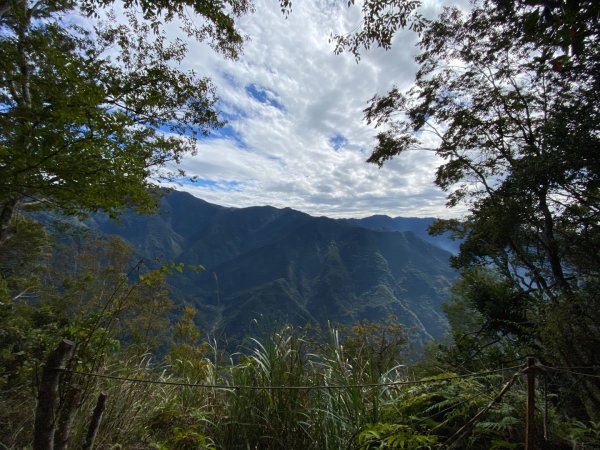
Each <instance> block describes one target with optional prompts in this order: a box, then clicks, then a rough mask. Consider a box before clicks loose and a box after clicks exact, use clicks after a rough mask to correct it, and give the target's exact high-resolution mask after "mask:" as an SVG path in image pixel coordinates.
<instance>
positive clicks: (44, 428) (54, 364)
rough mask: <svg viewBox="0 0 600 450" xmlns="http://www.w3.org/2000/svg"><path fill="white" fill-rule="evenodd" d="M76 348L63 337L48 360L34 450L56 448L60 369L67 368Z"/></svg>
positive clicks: (36, 424)
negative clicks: (55, 435)
mask: <svg viewBox="0 0 600 450" xmlns="http://www.w3.org/2000/svg"><path fill="white" fill-rule="evenodd" d="M74 349H75V344H74V343H73V342H71V341H68V340H66V339H63V340H62V341H61V342H60V344H59V345H58V347H57V348H56V350H54V351H53V352H52V353H50V355H49V356H48V359H47V360H46V364H45V365H44V370H43V372H42V381H41V383H40V387H39V390H38V396H37V408H36V411H35V423H34V428H33V450H53V448H54V432H55V430H56V413H57V410H58V403H59V393H58V384H59V381H60V375H61V372H60V369H64V368H65V366H66V364H67V361H68V360H69V359H70V358H71V356H73V351H74ZM57 369H58V370H57Z"/></svg>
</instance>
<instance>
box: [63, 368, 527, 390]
mask: <svg viewBox="0 0 600 450" xmlns="http://www.w3.org/2000/svg"><path fill="white" fill-rule="evenodd" d="M520 367H521V366H515V367H506V368H503V369H495V370H488V371H485V372H479V373H474V374H468V375H452V376H448V377H442V378H431V379H428V380H414V381H409V380H406V381H391V382H388V383H361V384H330V385H305V386H243V385H227V384H206V383H184V382H179V381H163V380H149V379H143V378H128V377H121V376H117V375H107V374H100V373H92V372H81V371H78V370H71V369H63V368H54V369H52V370H56V371H59V372H65V373H71V374H76V375H81V376H86V377H94V378H105V379H109V380H117V381H126V382H131V383H145V384H160V385H167V386H181V387H194V388H205V389H217V390H236V389H247V390H315V389H348V388H375V387H393V386H402V385H418V384H427V383H436V382H441V381H448V380H457V379H462V378H478V377H484V376H486V375H491V374H495V373H498V372H504V371H507V370H514V369H517V368H520Z"/></svg>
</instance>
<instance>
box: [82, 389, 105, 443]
mask: <svg viewBox="0 0 600 450" xmlns="http://www.w3.org/2000/svg"><path fill="white" fill-rule="evenodd" d="M106 397H107V395H106V394H105V393H104V392H101V393H100V395H99V396H98V402H97V403H96V407H95V408H94V412H93V413H92V419H91V420H90V427H89V428H88V432H87V436H86V437H85V443H84V444H83V450H92V449H93V448H94V441H95V440H96V435H97V434H98V428H99V427H100V421H101V420H102V413H103V412H104V408H105V406H106Z"/></svg>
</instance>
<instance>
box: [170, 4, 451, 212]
mask: <svg viewBox="0 0 600 450" xmlns="http://www.w3.org/2000/svg"><path fill="white" fill-rule="evenodd" d="M344 5H345V4H344V3H339V2H332V1H324V0H321V1H320V0H307V1H303V2H295V3H294V10H293V12H292V14H291V15H290V16H289V17H288V18H287V19H286V18H285V17H284V16H283V15H282V14H281V12H280V10H279V6H278V2H273V1H263V0H259V1H258V2H257V7H256V13H255V14H254V15H251V16H248V17H245V18H243V19H242V20H241V22H240V27H241V28H242V30H243V32H244V33H246V34H248V35H249V36H250V38H251V39H250V40H249V41H248V42H247V43H246V45H245V49H244V54H243V55H242V56H241V57H240V59H239V60H238V61H228V60H224V59H222V58H221V57H219V56H218V55H216V54H215V53H214V52H213V51H212V50H210V49H209V48H208V46H206V45H204V44H198V43H195V42H193V43H190V46H189V57H188V59H187V61H186V65H187V66H188V68H191V69H194V70H195V71H196V72H198V73H199V74H202V75H207V76H209V77H211V78H212V79H213V82H214V84H215V85H216V87H217V90H218V95H219V98H220V100H219V103H218V108H219V111H220V112H221V114H222V116H223V117H224V118H225V119H227V120H228V125H227V126H226V127H225V128H223V129H221V130H218V131H216V132H215V133H213V134H212V135H211V136H210V137H208V138H206V139H203V140H201V141H199V143H198V152H197V154H196V155H195V156H189V157H186V158H185V159H184V160H183V163H182V166H183V168H184V169H185V171H186V172H187V174H188V176H191V177H198V180H199V182H198V183H196V184H193V183H190V182H189V181H188V180H187V179H185V180H182V182H181V183H179V184H178V185H177V188H178V189H181V190H185V191H188V192H190V193H192V194H194V195H196V196H198V197H200V198H203V199H204V200H206V201H209V202H213V203H217V204H220V205H225V206H236V207H246V206H254V205H273V206H277V207H292V208H295V209H298V210H301V211H304V212H307V213H309V214H312V215H327V216H331V217H351V216H353V217H362V216H368V215H372V214H388V215H392V216H396V215H402V216H448V215H451V212H450V211H449V210H447V209H446V208H445V194H444V193H443V192H441V191H440V190H439V189H438V188H436V187H435V186H434V183H433V181H434V176H435V171H436V169H437V167H438V166H439V164H440V162H441V161H440V160H439V159H438V158H437V157H436V156H435V154H434V153H432V152H427V151H422V152H420V151H411V152H407V153H406V155H402V156H401V157H399V158H396V159H394V160H392V161H390V162H389V163H387V164H386V165H384V167H383V168H381V169H380V168H378V167H377V166H375V165H371V164H367V163H366V162H365V160H366V159H367V158H368V156H369V154H370V150H371V149H372V148H373V146H374V144H375V138H374V136H375V134H376V130H375V129H374V128H373V127H371V126H368V125H367V124H366V123H365V121H364V120H363V114H364V113H363V110H364V108H365V107H366V106H367V105H368V101H369V99H370V98H371V97H373V95H374V94H376V93H379V94H382V93H385V92H386V91H387V90H389V89H390V88H392V87H393V86H394V85H397V86H399V87H400V88H402V89H403V88H407V87H409V86H410V85H411V83H412V81H413V79H414V74H415V71H416V65H415V63H414V60H413V58H414V55H415V54H416V48H415V43H416V40H417V38H416V36H415V35H414V33H411V32H408V31H403V32H400V33H398V35H397V36H396V37H395V41H394V46H393V48H392V50H390V51H388V52H386V51H383V50H381V49H374V50H371V51H369V52H366V53H364V54H363V55H362V58H361V61H360V62H359V63H357V62H356V61H355V58H354V57H353V56H352V55H349V54H342V55H337V56H336V55H334V52H333V50H334V44H333V43H331V42H330V35H331V33H339V32H343V31H345V30H346V31H347V30H351V29H352V28H354V27H356V26H357V25H358V23H359V21H360V17H359V11H358V9H357V8H350V9H348V8H346V7H345V6H344ZM425 6H426V8H427V10H428V11H429V13H431V14H435V12H436V11H438V10H439V5H438V4H437V3H434V2H426V4H425ZM176 30H177V28H176V27H175V26H174V27H173V28H172V29H171V30H170V32H172V33H176ZM452 214H454V213H452Z"/></svg>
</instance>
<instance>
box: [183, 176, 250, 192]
mask: <svg viewBox="0 0 600 450" xmlns="http://www.w3.org/2000/svg"><path fill="white" fill-rule="evenodd" d="M177 182H178V183H179V184H182V185H184V186H196V187H203V188H207V189H209V190H211V191H219V192H241V191H242V187H243V185H242V183H240V182H239V181H233V180H226V181H225V180H224V181H218V180H210V179H208V178H192V177H181V178H178V179H177Z"/></svg>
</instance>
